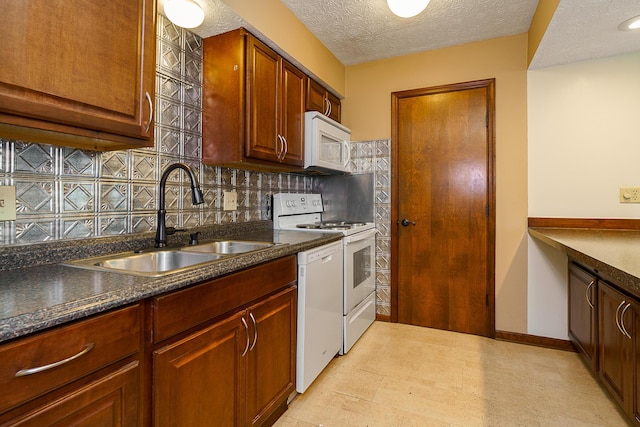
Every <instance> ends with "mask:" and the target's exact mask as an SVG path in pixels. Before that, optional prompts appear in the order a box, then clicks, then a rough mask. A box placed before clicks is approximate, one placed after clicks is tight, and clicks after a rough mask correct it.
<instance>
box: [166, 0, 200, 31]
mask: <svg viewBox="0 0 640 427" xmlns="http://www.w3.org/2000/svg"><path fill="white" fill-rule="evenodd" d="M164 13H165V14H166V15H167V18H169V20H170V21H171V22H173V23H174V24H176V25H177V26H179V27H182V28H195V27H197V26H198V25H200V24H202V22H203V21H204V11H203V10H202V8H201V7H200V5H199V4H198V3H196V2H195V1H193V0H164Z"/></svg>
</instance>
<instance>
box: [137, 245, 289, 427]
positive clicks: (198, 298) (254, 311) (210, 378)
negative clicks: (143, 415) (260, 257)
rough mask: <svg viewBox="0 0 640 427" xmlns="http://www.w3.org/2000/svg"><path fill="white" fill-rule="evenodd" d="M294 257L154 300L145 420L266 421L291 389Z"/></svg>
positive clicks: (275, 414)
mask: <svg viewBox="0 0 640 427" xmlns="http://www.w3.org/2000/svg"><path fill="white" fill-rule="evenodd" d="M296 279H297V268H296V257H295V256H287V257H283V258H279V259H276V260H274V261H270V262H267V263H264V264H260V265H257V266H254V267H251V268H247V269H244V270H241V271H238V272H236V273H232V274H229V275H227V276H224V277H220V278H217V279H214V280H209V281H206V282H203V283H200V284H198V285H195V286H191V287H188V288H184V289H181V290H178V291H175V292H171V293H168V294H164V295H160V296H157V297H154V298H153V299H152V300H151V301H150V305H149V307H150V309H151V318H152V319H153V325H152V334H151V335H152V337H153V338H152V339H153V343H152V352H151V354H152V356H151V358H152V373H151V377H152V380H151V382H152V390H153V391H152V408H153V409H152V419H153V421H152V424H153V425H154V426H189V427H191V426H211V425H215V426H220V427H225V426H267V425H271V424H273V423H274V422H275V420H276V419H277V418H278V417H279V416H280V415H281V414H282V413H283V412H284V411H285V410H286V408H287V399H288V397H289V395H290V394H291V393H292V392H293V391H294V390H295V366H296V359H295V358H296V302H297V296H296V295H297V288H296Z"/></svg>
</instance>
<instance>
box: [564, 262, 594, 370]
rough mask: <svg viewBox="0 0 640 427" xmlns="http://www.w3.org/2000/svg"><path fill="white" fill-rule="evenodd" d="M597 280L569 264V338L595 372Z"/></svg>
mask: <svg viewBox="0 0 640 427" xmlns="http://www.w3.org/2000/svg"><path fill="white" fill-rule="evenodd" d="M597 296H598V292H597V279H596V277H595V276H593V275H592V274H590V273H588V272H586V271H584V270H583V269H581V268H579V267H578V266H576V265H574V264H569V337H570V338H571V341H573V343H574V344H575V345H576V346H577V347H578V350H580V352H581V353H582V355H583V356H584V357H585V359H586V360H587V363H588V364H589V365H590V366H591V368H592V369H593V370H594V371H597V370H598V365H597V360H598V357H597V348H598V347H597V345H598V344H597V327H598V318H597V315H596V313H597V311H596V306H597Z"/></svg>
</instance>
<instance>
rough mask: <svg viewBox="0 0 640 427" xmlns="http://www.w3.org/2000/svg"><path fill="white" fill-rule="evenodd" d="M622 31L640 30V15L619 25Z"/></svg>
mask: <svg viewBox="0 0 640 427" xmlns="http://www.w3.org/2000/svg"><path fill="white" fill-rule="evenodd" d="M618 29H619V30H620V31H631V30H637V29H640V15H638V16H634V17H633V18H630V19H627V20H626V21H624V22H623V23H622V24H620V25H618Z"/></svg>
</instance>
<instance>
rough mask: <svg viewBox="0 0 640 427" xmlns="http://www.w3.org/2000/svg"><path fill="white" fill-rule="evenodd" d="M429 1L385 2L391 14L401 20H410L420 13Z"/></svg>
mask: <svg viewBox="0 0 640 427" xmlns="http://www.w3.org/2000/svg"><path fill="white" fill-rule="evenodd" d="M429 1H431V0H387V5H389V9H391V12H393V13H395V14H396V15H398V16H399V17H401V18H411V17H412V16H416V15H417V14H419V13H420V12H422V11H423V10H424V9H425V8H426V7H427V5H428V4H429Z"/></svg>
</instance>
